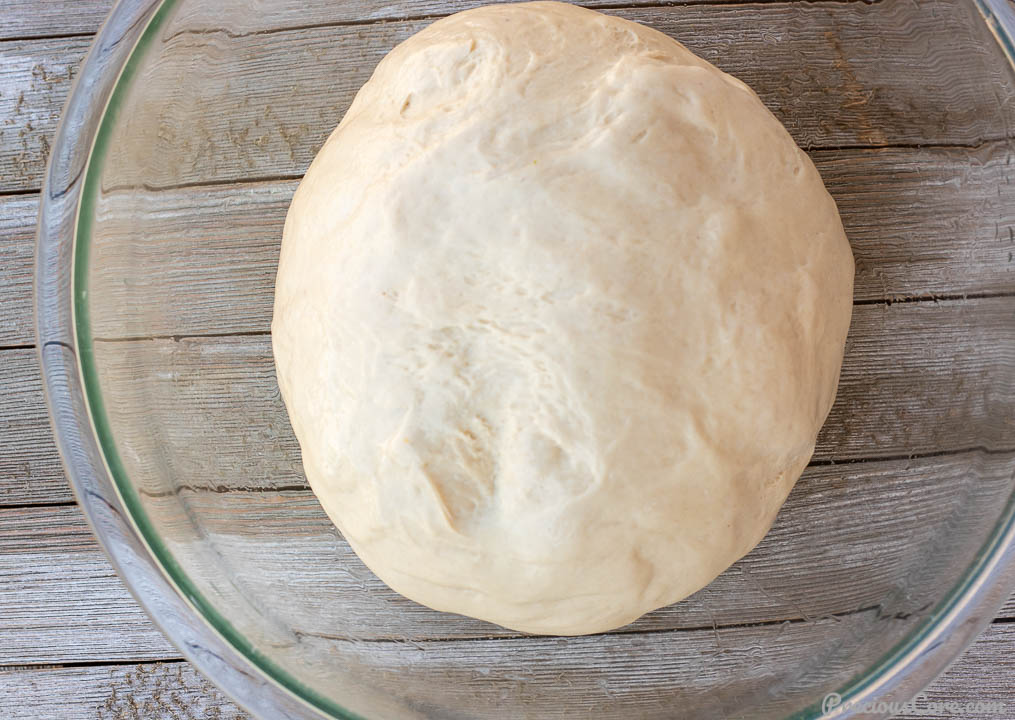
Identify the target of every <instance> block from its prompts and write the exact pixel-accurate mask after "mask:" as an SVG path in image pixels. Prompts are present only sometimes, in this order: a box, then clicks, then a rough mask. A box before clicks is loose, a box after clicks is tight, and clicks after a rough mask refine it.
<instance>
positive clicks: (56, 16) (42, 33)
mask: <svg viewBox="0 0 1015 720" xmlns="http://www.w3.org/2000/svg"><path fill="white" fill-rule="evenodd" d="M112 7H113V0H4V4H3V7H2V8H0V40H8V39H12V38H13V39H25V38H42V37H48V36H51V35H74V34H87V33H94V32H95V31H96V30H98V29H99V26H100V25H101V24H102V21H103V20H105V18H106V15H107V14H108V13H109V10H110V8H112Z"/></svg>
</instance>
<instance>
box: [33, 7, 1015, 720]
mask: <svg viewBox="0 0 1015 720" xmlns="http://www.w3.org/2000/svg"><path fill="white" fill-rule="evenodd" d="M972 2H973V3H974V4H975V6H976V7H977V9H978V10H979V11H980V14H981V15H982V16H983V18H984V21H985V22H986V24H987V25H988V27H989V28H990V30H991V32H992V33H993V34H994V36H995V38H996V39H997V41H998V43H999V44H1000V45H1001V47H1002V49H1003V50H1004V52H1005V54H1006V55H1007V56H1008V58H1009V60H1010V61H1011V62H1012V63H1013V65H1015V12H1013V11H1012V9H1011V8H1010V7H1009V6H1007V4H1006V3H1005V0H972ZM178 3H179V0H119V2H117V4H116V5H115V7H114V8H113V10H112V11H111V13H110V15H109V17H108V18H107V20H106V22H105V23H104V25H103V26H102V28H101V29H100V31H99V33H98V34H97V36H96V38H95V40H94V42H93V45H92V47H91V49H90V51H89V52H88V54H87V56H86V57H85V60H84V61H83V63H82V65H81V68H80V71H79V73H78V76H77V78H76V79H75V81H74V86H73V89H72V91H71V94H70V97H69V99H68V101H67V103H66V105H65V107H64V110H63V113H62V116H61V121H60V125H59V127H58V129H57V132H56V136H55V139H54V143H53V149H52V152H51V154H50V158H49V163H48V166H47V169H46V174H45V177H44V184H43V189H42V197H41V201H40V207H39V225H38V234H37V243H36V267H35V288H34V301H35V331H36V348H37V353H38V358H39V363H40V367H41V370H42V376H43V389H44V393H45V395H46V402H47V405H48V408H49V414H50V419H51V424H52V427H53V431H54V435H55V437H56V441H57V446H58V449H59V451H60V455H61V458H62V461H63V465H64V468H65V469H66V472H67V475H68V477H69V479H70V483H71V487H72V489H73V491H74V494H75V496H76V498H77V501H78V504H79V506H80V507H81V508H82V510H83V511H84V514H85V517H86V518H87V520H88V522H89V524H90V526H91V528H92V531H93V533H94V534H95V535H96V537H97V538H98V540H99V543H100V545H101V546H102V548H103V550H104V551H105V553H106V555H107V556H108V557H109V559H110V561H111V562H112V564H113V567H114V568H115V569H116V571H117V573H118V574H119V575H120V577H121V579H122V580H123V581H124V583H125V584H126V585H127V587H128V588H129V589H130V591H131V593H132V594H133V595H134V597H135V598H136V599H137V600H138V602H139V603H140V604H141V606H142V607H143V608H144V609H145V610H146V612H147V613H148V615H149V616H150V617H151V618H152V619H153V620H154V622H155V623H156V625H158V627H159V628H160V629H161V630H162V632H163V633H164V634H165V635H166V636H167V637H168V638H169V639H170V640H171V641H172V642H173V644H174V645H175V646H176V647H177V648H178V649H179V650H180V652H181V653H182V654H183V655H184V656H185V657H186V658H187V659H188V660H189V661H190V662H192V663H193V664H194V665H195V666H196V667H197V668H198V669H199V670H200V671H201V672H202V673H203V674H204V675H205V676H206V677H208V678H209V679H210V680H211V681H212V682H214V683H215V684H216V685H217V686H219V687H220V688H221V689H222V690H224V691H225V692H226V693H227V694H228V695H229V696H230V697H231V698H232V699H234V700H235V701H236V702H237V703H238V704H239V705H240V706H242V707H244V709H246V710H247V711H249V712H251V713H252V714H253V715H255V716H258V717H264V718H276V717H286V718H298V719H300V720H303V719H306V720H311V719H313V720H317V719H320V718H340V719H342V720H345V719H348V720H357V719H358V718H360V716H359V715H357V714H355V713H353V712H351V711H350V710H348V709H346V708H343V707H341V706H340V705H339V704H338V703H336V702H334V701H333V700H331V699H330V698H327V697H324V696H322V695H321V694H319V693H318V692H316V691H314V690H313V689H311V688H309V687H307V686H306V685H305V684H303V683H302V682H300V681H299V680H298V679H297V678H296V677H295V676H293V675H292V674H291V673H289V672H288V671H286V670H285V669H283V668H282V667H280V666H278V665H277V664H276V663H274V662H273V661H272V660H271V659H270V658H268V657H267V656H266V655H264V654H263V653H261V652H260V651H258V650H257V648H256V647H254V646H253V645H252V644H251V643H250V642H249V641H248V640H246V638H245V637H244V636H243V634H242V633H240V632H239V631H237V630H236V629H235V628H234V627H233V626H232V624H231V623H230V622H229V620H228V619H227V618H226V617H225V616H224V615H222V613H220V612H219V611H218V610H217V609H216V608H215V606H214V605H213V604H212V603H211V602H210V601H208V599H207V598H205V597H204V596H203V595H202V593H201V592H200V591H199V589H198V588H197V586H196V585H195V584H194V583H193V582H192V581H191V580H190V579H189V578H188V576H187V574H186V572H185V571H184V569H183V568H182V567H181V566H180V565H179V564H178V563H177V562H176V561H175V559H174V558H173V555H172V553H171V552H170V551H169V550H168V548H167V547H166V546H165V544H164V543H163V542H162V540H161V538H160V537H159V535H158V533H157V532H156V531H155V529H154V526H153V525H152V524H151V522H150V521H149V519H148V517H147V514H146V512H145V510H144V507H143V505H142V504H141V501H140V498H139V497H138V496H137V494H136V492H135V490H134V488H133V486H132V485H131V484H130V482H129V479H128V478H127V476H126V473H125V471H124V468H123V465H122V462H121V461H120V459H119V457H118V452H117V449H116V446H115V442H114V440H113V436H112V433H111V431H110V428H109V423H108V418H107V416H106V413H105V408H104V406H103V401H102V397H101V393H100V391H99V384H98V381H97V375H96V369H95V365H94V355H93V351H92V337H91V331H90V325H89V315H88V299H87V298H88V288H87V276H88V274H87V267H88V253H89V243H90V239H91V238H90V230H91V225H92V219H93V214H92V209H93V208H94V204H95V200H96V195H97V192H98V188H97V186H98V180H99V178H100V176H101V169H102V164H103V160H104V158H105V156H106V150H107V149H108V148H107V145H108V140H109V137H110V133H111V129H112V126H113V121H114V120H115V119H116V116H117V113H118V111H119V107H120V100H122V98H123V95H124V93H125V92H126V88H127V87H129V85H130V83H131V81H132V79H133V77H134V75H135V73H136V70H137V67H138V65H139V62H140V58H142V57H143V55H144V52H145V50H146V49H147V48H148V47H150V46H151V44H152V43H153V41H154V40H155V38H157V37H158V35H159V31H160V29H161V28H162V27H164V26H165V23H166V22H167V21H168V19H169V18H171V16H172V11H173V9H174V8H175V7H176V6H177V5H178ZM1013 586H1015V493H1013V495H1012V496H1011V497H1010V498H1009V500H1008V502H1007V504H1006V506H1005V508H1004V510H1003V512H1002V515H1001V517H1000V519H999V520H998V522H997V524H996V525H995V527H994V529H993V531H992V532H991V534H990V537H989V538H988V539H987V541H986V542H985V543H984V544H983V546H981V548H980V549H979V551H978V552H977V555H976V557H975V559H974V561H973V563H972V564H971V565H970V566H969V568H967V569H966V571H965V573H964V574H963V576H962V578H961V579H960V580H959V582H958V583H956V584H955V586H953V587H952V588H951V589H950V590H949V591H948V593H947V594H946V595H945V596H944V597H943V598H942V599H941V600H940V601H939V602H938V604H937V605H936V606H935V607H934V608H933V610H931V611H930V613H929V614H928V615H927V617H926V618H925V619H924V620H923V621H922V622H921V623H920V625H919V626H917V627H916V628H914V629H913V630H912V631H911V632H910V633H909V634H908V635H907V636H906V637H905V638H904V639H903V640H901V641H900V642H899V643H897V644H896V645H895V646H894V647H893V648H892V649H891V650H889V651H888V652H887V653H886V654H885V655H884V656H882V658H881V659H880V660H879V661H878V662H876V663H875V664H874V665H872V666H871V667H870V668H868V669H867V670H866V671H864V672H862V673H860V674H858V675H857V676H855V677H854V678H853V679H852V680H850V681H849V682H848V683H846V684H845V685H844V686H842V687H841V688H840V689H839V690H837V691H836V692H833V693H829V694H828V695H826V696H825V698H824V699H823V700H818V701H815V702H814V703H812V704H811V705H809V706H808V707H806V708H804V709H803V710H801V711H799V712H797V713H796V714H794V715H792V716H790V717H791V718H792V720H811V719H814V718H819V717H826V718H847V717H853V716H855V715H859V714H861V713H862V714H863V715H864V717H887V716H888V713H887V712H885V713H870V712H867V711H866V710H867V709H869V708H871V707H876V706H877V705H878V704H879V703H899V702H904V701H906V700H909V699H911V698H912V697H913V696H915V695H916V694H917V693H918V692H919V691H920V690H922V689H923V688H924V687H926V686H927V685H928V684H929V683H930V682H931V681H932V680H933V679H934V678H935V677H937V675H939V674H940V673H941V672H942V671H943V670H944V669H945V668H946V667H947V666H948V665H949V664H950V663H951V662H953V661H954V660H955V659H957V658H958V657H959V655H960V654H961V653H962V651H963V650H965V648H966V647H968V646H969V645H970V644H971V643H972V642H973V641H974V640H975V639H976V637H977V636H978V635H979V633H980V632H981V631H982V630H983V629H984V627H986V625H987V624H989V623H990V621H991V620H992V619H993V617H994V615H995V613H996V612H997V610H998V609H999V608H1000V607H1001V605H1002V604H1003V603H1004V601H1005V600H1006V599H1007V596H1008V591H1009V590H1010V589H1011V588H1012V587H1013Z"/></svg>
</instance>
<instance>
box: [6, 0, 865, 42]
mask: <svg viewBox="0 0 1015 720" xmlns="http://www.w3.org/2000/svg"><path fill="white" fill-rule="evenodd" d="M883 1H884V0H767V2H766V0H754V2H749V1H748V2H743V1H737V0H734V1H732V2H729V1H727V0H696V1H692V0H646V2H637V0H636V1H635V2H617V3H602V4H596V3H592V4H586V3H576V4H578V5H582V6H583V7H589V8H590V9H594V10H625V9H628V8H631V9H637V8H669V7H692V6H701V5H721V6H724V7H731V8H736V7H744V6H751V5H765V4H768V2H773V3H777V2H799V3H800V4H806V5H877V4H879V3H881V2H883ZM450 14H451V13H423V14H419V15H398V14H394V13H393V14H391V15H390V16H385V17H380V18H363V19H361V20H340V21H332V22H322V23H307V24H303V25H299V24H296V25H291V26H286V27H280V28H272V29H270V30H261V31H255V32H246V33H232V32H229V31H228V30H225V29H214V28H212V29H206V30H182V31H180V32H178V33H175V34H174V35H172V36H171V37H170V38H169V39H172V38H174V37H177V36H178V35H209V34H213V33H222V34H225V35H226V36H227V37H230V38H243V37H249V36H253V35H269V34H271V33H276V32H291V31H299V30H316V29H318V28H329V27H350V26H359V25H376V24H379V23H386V22H414V21H416V22H418V21H423V20H439V19H440V18H442V17H447V16H448V15H450ZM101 15H102V17H103V18H104V17H106V16H107V14H106V13H105V12H103V13H101ZM0 17H2V13H0ZM100 24H101V20H99V19H98V17H97V18H96V21H95V29H94V30H90V31H68V32H57V33H46V32H36V33H33V32H28V33H25V34H23V35H13V36H10V37H4V38H2V39H0V46H2V43H5V42H25V41H29V40H62V39H67V38H87V37H93V36H94V35H95V34H96V32H97V31H98V26H99V25H100Z"/></svg>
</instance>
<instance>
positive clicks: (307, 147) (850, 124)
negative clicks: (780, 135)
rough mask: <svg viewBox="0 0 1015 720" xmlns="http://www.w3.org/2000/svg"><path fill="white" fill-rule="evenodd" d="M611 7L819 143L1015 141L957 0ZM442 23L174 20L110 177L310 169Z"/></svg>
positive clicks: (987, 52) (200, 177)
mask: <svg viewBox="0 0 1015 720" xmlns="http://www.w3.org/2000/svg"><path fill="white" fill-rule="evenodd" d="M610 12H611V13H617V14H620V15H623V16H624V17H628V18H631V19H633V20H637V21H640V22H643V23H646V24H648V25H650V26H652V27H656V28H658V29H660V30H662V31H664V32H667V33H669V34H671V35H673V36H674V37H676V38H678V39H679V40H682V41H684V42H686V44H687V45H688V46H689V47H690V48H691V49H693V50H695V51H697V52H699V53H700V54H701V55H702V56H703V57H704V58H706V59H708V60H710V61H714V62H715V63H716V64H718V65H719V66H720V67H722V68H723V69H725V70H728V71H730V72H732V73H733V74H734V75H737V76H738V77H740V78H741V79H743V80H744V81H745V82H747V83H748V84H750V85H751V86H752V87H753V88H755V90H757V91H758V93H759V95H760V96H761V97H762V99H763V100H764V101H765V102H766V103H767V104H768V105H769V107H770V108H771V109H772V110H773V112H775V114H776V115H777V116H778V117H779V118H780V119H781V120H782V121H783V122H784V123H785V124H786V126H787V128H788V130H789V131H790V133H791V134H792V135H793V136H794V137H795V138H796V140H797V141H798V142H799V143H801V144H802V145H804V146H805V147H812V146H813V147H822V146H836V147H839V146H857V145H865V146H866V145H886V144H888V145H897V144H927V143H932V144H948V143H963V144H977V143H980V142H983V141H984V140H987V139H991V138H998V137H1006V136H1007V133H1008V128H1009V127H1010V126H1012V125H1013V119H1015V117H1013V113H1015V101H1012V98H1015V92H1013V85H1012V78H1011V77H1009V75H1006V74H1005V73H1003V72H999V71H998V70H997V68H998V67H999V64H1000V63H1002V62H1003V56H1002V55H1001V53H1000V50H998V48H997V45H996V43H995V42H994V41H993V40H992V39H991V38H990V37H989V36H988V35H987V34H985V31H984V30H983V29H982V27H983V22H982V19H980V18H979V16H978V15H976V14H975V10H974V9H973V7H972V5H970V4H968V3H964V2H958V1H957V0H956V1H955V2H945V1H942V2H932V3H927V4H913V3H911V2H908V1H907V0H885V2H881V3H878V4H876V5H864V4H860V3H814V4H808V3H795V2H792V3H761V4H756V5H742V6H736V7H729V6H724V5H682V6H679V7H674V8H641V9H628V10H616V11H614V10H611V11H610ZM427 22H429V21H427V20H422V21H409V22H384V23H377V24H371V25H355V26H347V25H342V26H333V27H315V28H309V29H301V30H279V31H269V30H264V31H263V32H257V33H252V34H246V35H239V36H234V35H231V34H229V33H227V32H210V33H209V32H203V31H202V32H187V33H181V32H178V31H176V32H175V34H174V31H173V30H172V29H171V28H167V29H165V30H164V32H163V36H162V39H163V43H162V45H161V46H160V48H159V53H160V55H159V57H160V61H159V63H157V64H153V65H152V66H151V67H149V68H146V71H145V72H144V74H143V75H142V76H140V77H139V79H138V80H137V83H136V85H135V88H134V91H132V92H131V93H129V94H128V97H127V98H126V99H125V103H124V105H123V109H122V112H121V119H122V121H121V122H120V123H119V124H118V126H117V128H116V130H115V131H114V134H113V137H112V140H111V148H112V149H111V151H110V153H109V156H108V158H107V165H106V168H105V172H104V175H103V178H102V183H103V186H104V187H105V188H107V189H108V188H112V187H118V186H131V187H134V186H148V187H167V186H173V185H178V184H181V183H202V182H209V181H215V182H222V181H230V180H238V179H242V178H254V177H279V176H294V175H295V176H298V175H300V174H302V173H303V172H304V170H305V169H306V167H307V165H308V164H309V162H310V160H311V159H312V158H313V156H314V154H315V153H316V152H317V150H318V149H319V147H320V146H321V144H322V143H323V141H324V139H325V138H326V137H327V135H328V134H329V133H330V132H331V130H332V128H334V127H335V125H336V124H337V123H338V121H339V119H340V118H341V117H342V114H343V113H344V111H345V108H346V107H348V105H349V103H350V101H351V100H352V98H353V95H354V93H355V92H356V90H357V89H358V88H359V87H360V86H361V85H362V83H363V82H364V81H365V80H366V79H367V78H368V77H369V75H370V73H371V72H372V70H373V68H374V66H375V65H376V63H377V62H378V61H379V60H380V59H381V57H382V56H383V55H384V54H385V53H386V52H387V51H388V50H389V49H390V48H391V47H393V46H394V45H395V44H396V43H398V42H400V41H402V40H404V39H405V38H407V37H408V36H409V35H411V34H412V33H414V32H416V31H417V30H419V29H420V28H422V27H423V26H424V25H426V24H427ZM222 67H228V68H229V72H228V73H225V72H222V71H221V68H222Z"/></svg>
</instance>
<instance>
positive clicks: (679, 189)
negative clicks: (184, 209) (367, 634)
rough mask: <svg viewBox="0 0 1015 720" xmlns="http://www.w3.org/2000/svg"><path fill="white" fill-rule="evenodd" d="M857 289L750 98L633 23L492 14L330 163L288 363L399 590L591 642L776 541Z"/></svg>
mask: <svg viewBox="0 0 1015 720" xmlns="http://www.w3.org/2000/svg"><path fill="white" fill-rule="evenodd" d="M852 279H853V258H852V255H851V253H850V248H849V244H848V242H847V240H846V237H845V234H844V233H843V229H842V225H841V223H840V220H839V217H838V213H837V211H836V207H835V203H834V202H833V200H832V199H831V197H830V196H829V195H828V193H827V192H826V191H825V188H824V186H823V185H822V182H821V179H820V177H819V176H818V173H817V171H816V170H815V168H814V166H813V165H812V164H811V162H810V161H809V159H808V158H807V156H806V155H805V154H804V153H803V152H801V151H800V150H799V149H798V148H797V147H796V145H795V144H794V143H793V140H792V139H791V138H790V136H789V134H788V133H787V132H786V130H785V129H784V128H783V127H782V126H781V125H780V123H779V122H778V121H777V120H776V119H775V118H774V117H773V116H772V115H771V113H769V112H768V110H766V109H765V107H764V105H763V104H762V103H761V101H760V100H759V99H758V97H757V96H756V95H755V94H754V93H753V92H752V91H751V90H750V89H749V88H747V86H745V85H744V84H743V83H741V82H740V81H738V80H736V79H734V78H732V77H730V76H729V75H726V74H724V73H723V72H721V71H719V70H718V69H716V68H715V67H713V66H712V65H710V64H708V63H706V62H705V61H703V60H701V59H699V58H698V57H696V56H695V55H693V54H692V53H691V52H689V51H688V50H687V49H685V48H684V47H683V46H682V45H680V44H679V43H677V42H675V41H674V40H672V39H670V38H669V37H667V36H665V35H663V34H661V33H659V32H656V31H654V30H651V29H649V28H646V27H643V26H641V25H637V24H635V23H632V22H628V21H625V20H621V19H618V18H614V17H608V16H606V15H602V14H600V13H597V12H592V11H589V10H584V9H580V8H578V7H574V6H571V5H565V4H559V3H553V2H536V3H528V4H519V5H500V6H489V7H483V8H480V9H477V10H470V11H467V12H462V13H459V14H457V15H453V16H451V17H448V18H445V19H443V20H439V21H437V22H435V23H434V24H433V25H431V26H429V27H428V28H426V29H425V30H423V31H421V32H420V33H418V34H417V35H415V36H413V37H412V38H410V39H409V40H407V41H405V42H404V43H402V44H401V45H399V46H398V47H397V48H395V49H394V50H393V51H392V52H391V53H390V54H389V55H388V56H387V57H386V58H384V60H382V61H381V63H380V64H379V65H378V66H377V69H376V71H375V72H374V74H373V77H372V78H371V79H370V81H369V82H368V83H366V85H364V86H363V88H362V89H361V90H360V92H359V94H358V95H357V97H356V99H355V101H354V102H353V104H352V106H351V107H350V109H349V111H348V113H347V114H346V115H345V117H344V119H343V120H342V122H341V124H340V125H339V126H338V128H337V129H336V130H335V131H334V133H332V135H331V137H330V138H329V139H328V141H327V142H326V143H325V145H324V147H323V148H322V149H321V151H320V153H319V154H318V155H317V157H316V158H315V159H314V162H313V164H312V165H311V166H310V169H309V171H308V172H307V175H306V177H305V178H304V179H303V182H302V183H301V184H300V187H299V189H298V190H297V192H296V194H295V197H294V198H293V201H292V206H291V208H290V210H289V215H288V217H287V218H286V224H285V232H284V238H283V243H282V254H281V261H280V264H279V272H278V281H277V286H276V296H275V315H274V320H273V325H272V340H273V344H274V352H275V358H276V363H277V368H278V378H279V385H280V386H281V389H282V394H283V397H284V399H285V402H286V405H287V407H288V410H289V413H290V417H291V419H292V424H293V428H294V430H295V432H296V436H297V437H298V438H299V441H300V444H301V447H302V451H303V464H304V467H305V469H306V473H307V477H308V479H309V481H310V484H311V485H312V487H313V489H314V491H315V492H316V493H317V496H318V497H319V498H320V501H321V504H322V505H323V506H324V509H325V510H326V511H327V512H328V514H329V515H330V517H331V518H332V519H333V520H334V522H335V523H336V525H337V526H338V527H339V528H340V529H341V531H342V533H343V534H344V535H345V537H346V539H347V540H348V541H349V543H350V544H351V545H352V547H353V548H354V549H355V551H356V552H357V554H358V555H359V557H360V558H361V559H362V560H363V561H364V562H365V563H366V564H367V565H368V566H369V567H370V568H371V569H372V570H373V571H374V572H375V573H376V574H377V575H378V576H379V577H380V578H381V579H382V580H384V581H385V582H386V583H387V584H388V585H390V586H391V587H392V588H394V589H395V590H397V591H398V592H400V593H402V594H403V595H405V596H407V597H409V598H411V599H413V600H416V601H417V602H420V603H423V604H424V605H428V606H430V607H432V608H436V609H438V610H446V611H450V612H456V613H462V614H465V615H470V616H473V617H477V618H482V619H485V620H490V621H492V622H495V623H499V624H500V625H503V626H506V627H509V628H514V629H516V630H522V631H528V632H533V633H556V634H568V635H570V634H582V633H591V632H598V631H605V630H609V629H611V628H615V627H618V626H620V625H624V624H626V623H629V622H631V621H632V620H634V619H635V618H637V617H638V616H640V615H641V614H643V613H645V612H648V611H650V610H653V609H655V608H658V607H661V606H663V605H667V604H670V603H673V602H675V601H677V600H680V599H681V598H683V597H685V596H687V595H689V594H691V593H693V592H695V591H696V590H698V589H699V588H701V587H702V586H704V585H706V584H707V583H708V582H710V581H711V580H712V579H713V578H714V577H715V576H716V575H718V574H719V573H720V572H722V571H723V570H724V569H725V568H726V567H728V566H729V565H730V564H731V563H733V562H734V561H735V560H737V559H738V558H740V557H741V556H742V555H744V554H745V553H746V552H748V551H749V550H750V549H751V548H752V547H754V545H755V544H756V543H757V542H758V541H759V540H760V539H761V538H762V536H763V535H764V534H765V532H766V531H767V530H768V528H769V527H770V525H771V523H772V521H773V519H774V517H775V515H776V512H777V511H778V509H779V506H780V505H781V504H782V502H783V501H784V500H785V498H786V495H787V494H788V493H789V491H790V488H792V486H793V483H794V482H795V481H796V479H797V477H798V476H799V474H800V473H801V471H802V470H803V468H804V467H805V466H806V464H807V462H808V459H809V458H810V456H811V453H812V452H813V449H814V442H815V436H816V434H817V432H818V429H819V428H820V427H821V424H822V422H823V421H824V419H825V416H826V415H827V413H828V411H829V408H830V406H831V404H832V400H833V398H834V395H835V389H836V384H837V381H838V375H839V367H840V363H841V360H842V353H843V345H844V342H845V337H846V330H847V327H848V325H849V319H850V312H851V308H852V304H851V300H852Z"/></svg>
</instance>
